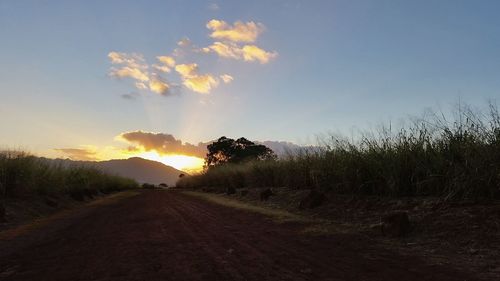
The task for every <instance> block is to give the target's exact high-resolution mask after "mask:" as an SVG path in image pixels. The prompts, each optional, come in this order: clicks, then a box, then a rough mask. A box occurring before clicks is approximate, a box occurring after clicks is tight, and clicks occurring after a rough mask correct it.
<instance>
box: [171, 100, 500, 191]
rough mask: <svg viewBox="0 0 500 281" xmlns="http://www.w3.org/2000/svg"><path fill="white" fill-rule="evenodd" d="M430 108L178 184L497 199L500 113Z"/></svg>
mask: <svg viewBox="0 0 500 281" xmlns="http://www.w3.org/2000/svg"><path fill="white" fill-rule="evenodd" d="M447 116H452V117H451V118H452V119H449V118H450V117H448V118H447V117H445V115H444V114H442V115H440V114H435V113H432V114H427V117H424V118H419V119H414V120H410V122H407V123H409V125H406V126H402V127H401V128H400V129H398V130H397V131H395V129H392V126H391V125H389V126H385V127H384V126H382V127H381V128H380V129H379V130H377V131H376V132H365V133H360V134H359V135H358V136H356V137H352V138H346V137H342V136H335V135H331V136H329V137H323V138H321V139H320V141H319V145H318V146H315V147H311V148H304V149H302V150H298V151H293V152H290V153H289V154H288V155H287V156H284V157H282V158H281V159H280V160H278V161H256V162H246V163H240V164H235V165H222V166H219V167H215V168H210V169H208V170H206V171H205V172H203V173H201V174H199V175H195V176H190V177H185V178H182V179H181V180H180V181H179V182H178V183H177V186H178V187H184V188H193V189H201V188H208V189H211V190H214V191H219V192H224V191H225V190H226V189H227V188H228V187H230V188H234V189H239V188H254V187H286V188H289V189H291V190H296V189H315V190H319V191H321V192H327V193H336V194H354V195H361V196H363V195H367V196H383V197H401V196H433V197H440V198H444V199H446V200H461V199H499V198H500V161H499V159H500V115H499V112H498V108H497V107H496V106H494V105H492V104H491V105H490V106H489V108H488V109H486V110H474V109H472V108H470V107H467V106H460V107H459V108H458V109H457V110H456V111H455V112H453V113H451V114H448V115H447Z"/></svg>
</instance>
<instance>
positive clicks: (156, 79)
mask: <svg viewBox="0 0 500 281" xmlns="http://www.w3.org/2000/svg"><path fill="white" fill-rule="evenodd" d="M149 89H150V90H151V91H152V92H155V93H157V94H160V95H167V94H168V93H169V90H170V85H168V83H167V82H166V81H165V80H164V79H163V78H162V77H160V76H159V75H155V74H153V75H152V77H151V80H150V81H149Z"/></svg>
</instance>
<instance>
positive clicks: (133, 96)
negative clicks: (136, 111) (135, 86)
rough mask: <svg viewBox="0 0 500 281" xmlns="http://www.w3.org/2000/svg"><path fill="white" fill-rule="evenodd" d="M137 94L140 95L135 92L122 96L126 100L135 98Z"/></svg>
mask: <svg viewBox="0 0 500 281" xmlns="http://www.w3.org/2000/svg"><path fill="white" fill-rule="evenodd" d="M137 96H138V94H137V93H135V92H131V93H128V94H123V95H121V97H122V98H124V99H126V100H135V99H136V98H137Z"/></svg>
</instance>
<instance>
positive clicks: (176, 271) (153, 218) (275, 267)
mask: <svg viewBox="0 0 500 281" xmlns="http://www.w3.org/2000/svg"><path fill="white" fill-rule="evenodd" d="M305 227H307V225H305V224H304V223H298V222H295V223H294V222H287V223H276V222H274V221H272V220H271V219H269V218H268V217H265V216H262V215H259V214H256V213H251V212H246V211H243V210H236V209H232V208H228V207H225V206H222V205H216V204H213V203H209V202H207V201H204V200H202V199H199V198H196V197H191V196H188V195H185V194H182V193H180V192H177V191H158V190H151V191H144V192H142V193H141V194H140V195H137V196H134V197H130V198H126V199H122V200H120V201H117V202H115V203H113V204H101V205H93V206H91V207H88V208H79V209H77V210H75V211H74V212H72V213H71V214H70V215H67V216H62V217H60V218H58V219H54V220H52V221H51V222H50V223H47V224H45V225H43V226H40V227H39V228H36V229H33V230H31V231H30V232H28V233H24V234H20V235H10V236H9V235H4V236H2V233H0V280H12V281H14V280H260V281H262V280H419V281H420V280H483V279H480V278H478V277H477V275H476V274H474V273H473V272H469V271H468V270H467V268H461V269H456V268H452V267H451V266H449V265H442V264H436V263H434V262H432V261H430V260H428V259H426V258H425V257H419V256H416V255H412V254H402V253H399V252H397V251H392V250H388V249H386V248H384V247H383V246H382V245H380V244H378V243H374V241H373V240H371V239H370V238H368V237H366V236H364V235H358V234H352V233H333V234H329V235H306V234H303V233H302V230H303V229H304V228H305Z"/></svg>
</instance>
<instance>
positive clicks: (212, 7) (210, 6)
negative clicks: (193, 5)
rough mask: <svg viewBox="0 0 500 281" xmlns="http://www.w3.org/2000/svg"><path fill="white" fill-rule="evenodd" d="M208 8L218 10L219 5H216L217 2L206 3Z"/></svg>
mask: <svg viewBox="0 0 500 281" xmlns="http://www.w3.org/2000/svg"><path fill="white" fill-rule="evenodd" d="M208 9H209V10H211V11H218V10H220V7H219V5H217V3H210V4H209V5H208Z"/></svg>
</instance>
